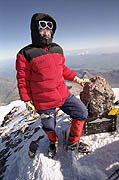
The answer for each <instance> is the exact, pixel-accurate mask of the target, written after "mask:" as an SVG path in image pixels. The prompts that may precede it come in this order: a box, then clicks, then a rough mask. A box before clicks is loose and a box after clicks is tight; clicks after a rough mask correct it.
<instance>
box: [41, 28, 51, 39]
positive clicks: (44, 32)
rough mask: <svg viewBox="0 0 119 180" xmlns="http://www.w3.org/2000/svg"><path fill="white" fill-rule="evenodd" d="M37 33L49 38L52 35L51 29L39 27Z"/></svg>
mask: <svg viewBox="0 0 119 180" xmlns="http://www.w3.org/2000/svg"><path fill="white" fill-rule="evenodd" d="M39 33H40V35H41V37H44V38H45V39H47V40H48V39H51V37H52V30H50V29H48V28H46V29H40V30H39Z"/></svg>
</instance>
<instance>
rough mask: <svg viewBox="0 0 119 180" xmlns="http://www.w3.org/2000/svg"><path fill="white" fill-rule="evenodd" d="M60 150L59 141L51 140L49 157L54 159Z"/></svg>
mask: <svg viewBox="0 0 119 180" xmlns="http://www.w3.org/2000/svg"><path fill="white" fill-rule="evenodd" d="M57 151H58V142H51V141H50V142H49V147H48V157H49V158H51V159H53V158H54V157H55V155H56V153H57Z"/></svg>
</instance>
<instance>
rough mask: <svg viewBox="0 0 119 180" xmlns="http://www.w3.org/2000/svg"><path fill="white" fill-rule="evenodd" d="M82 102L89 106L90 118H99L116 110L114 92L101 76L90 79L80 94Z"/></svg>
mask: <svg viewBox="0 0 119 180" xmlns="http://www.w3.org/2000/svg"><path fill="white" fill-rule="evenodd" d="M80 98H81V100H82V102H83V103H84V104H85V105H86V106H87V108H88V112H89V117H99V116H102V115H104V114H107V113H108V112H109V111H110V110H111V109H112V108H114V99H115V97H114V92H113V90H112V88H111V86H110V85H109V84H108V82H107V81H106V80H105V79H104V78H103V77H101V76H96V77H93V78H91V79H90V82H88V83H86V84H85V86H84V87H83V91H82V92H81V93H80Z"/></svg>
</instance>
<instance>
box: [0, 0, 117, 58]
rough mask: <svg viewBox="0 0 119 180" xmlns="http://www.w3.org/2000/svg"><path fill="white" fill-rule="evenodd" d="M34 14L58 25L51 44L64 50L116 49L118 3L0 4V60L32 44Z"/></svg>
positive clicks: (25, 0) (3, 0)
mask: <svg viewBox="0 0 119 180" xmlns="http://www.w3.org/2000/svg"><path fill="white" fill-rule="evenodd" d="M36 12H42V13H48V14H50V15H51V16H53V17H54V18H55V20H56V22H57V30H56V33H55V36H54V41H55V42H56V43H59V44H60V45H61V46H62V47H63V48H64V51H65V50H70V49H84V48H92V47H94V48H95V47H101V46H119V0H42V1H41V0H0V59H5V58H11V57H13V58H14V57H15V56H16V53H17V52H18V51H19V50H20V49H21V48H22V47H24V46H26V45H27V44H29V43H31V36H30V20H31V16H32V15H33V14H34V13H36Z"/></svg>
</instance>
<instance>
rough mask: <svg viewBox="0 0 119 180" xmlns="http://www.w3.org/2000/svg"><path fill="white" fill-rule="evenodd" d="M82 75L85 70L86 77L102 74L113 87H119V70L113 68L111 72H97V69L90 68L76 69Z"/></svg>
mask: <svg viewBox="0 0 119 180" xmlns="http://www.w3.org/2000/svg"><path fill="white" fill-rule="evenodd" d="M75 72H77V73H78V74H79V76H81V74H82V73H83V72H86V77H85V78H89V79H90V78H92V77H93V76H97V75H99V76H102V77H104V78H105V79H106V80H107V81H108V83H109V84H110V85H111V87H119V70H112V71H109V72H97V71H95V70H89V69H80V70H75Z"/></svg>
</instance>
